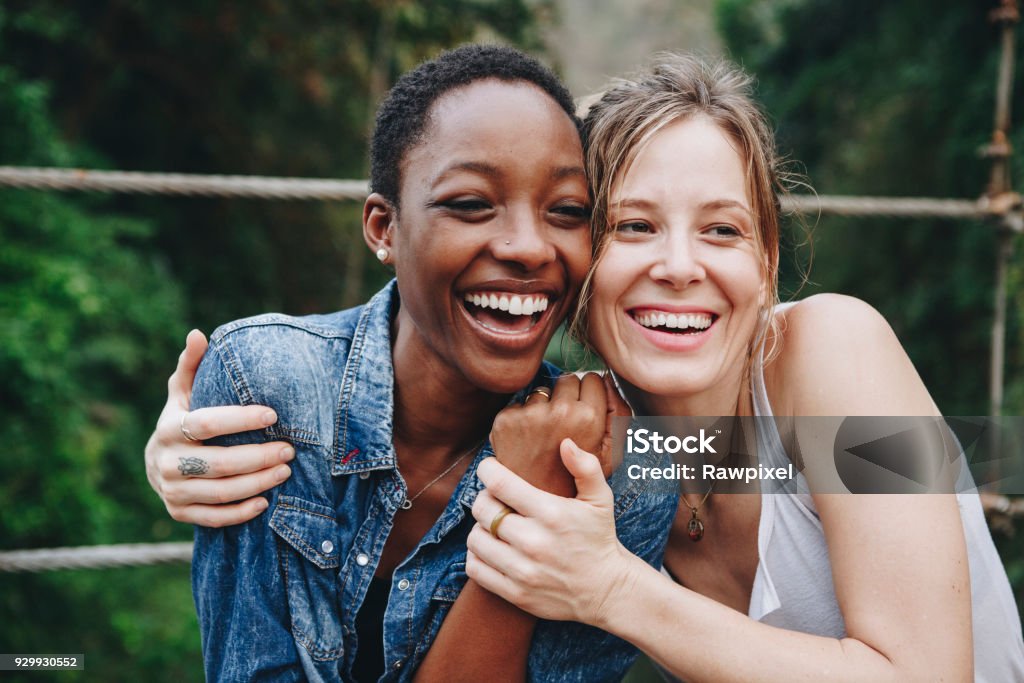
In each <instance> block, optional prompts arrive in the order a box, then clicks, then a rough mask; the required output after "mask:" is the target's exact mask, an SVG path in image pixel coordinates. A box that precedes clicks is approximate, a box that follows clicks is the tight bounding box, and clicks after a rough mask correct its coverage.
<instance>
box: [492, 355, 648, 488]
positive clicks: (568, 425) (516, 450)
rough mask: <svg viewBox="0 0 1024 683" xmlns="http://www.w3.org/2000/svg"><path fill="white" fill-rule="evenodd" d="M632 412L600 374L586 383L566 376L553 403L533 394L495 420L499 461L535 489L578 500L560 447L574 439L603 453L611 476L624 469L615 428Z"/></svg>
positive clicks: (604, 465) (494, 438)
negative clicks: (613, 445)
mask: <svg viewBox="0 0 1024 683" xmlns="http://www.w3.org/2000/svg"><path fill="white" fill-rule="evenodd" d="M629 414H630V413H629V407H628V406H627V405H626V404H625V403H624V402H623V401H622V399H621V398H619V395H618V393H617V392H616V391H615V390H614V387H611V388H610V384H606V383H605V382H602V379H601V376H600V375H598V374H596V373H587V374H586V375H584V376H583V379H582V380H581V379H580V378H579V377H577V376H576V375H563V376H562V377H560V378H559V379H558V381H557V382H556V383H555V388H554V392H553V393H552V395H551V397H550V398H548V397H545V396H544V395H543V394H542V393H532V394H530V395H529V396H528V397H527V399H526V401H525V403H524V404H523V405H513V406H509V407H507V408H505V409H504V410H502V411H501V412H500V413H498V415H497V417H496V418H495V419H494V425H493V427H492V428H491V445H492V446H493V447H494V453H495V455H496V456H497V458H498V461H499V462H501V463H502V464H503V465H505V466H506V467H508V468H509V469H511V470H512V471H513V472H515V473H516V474H518V475H519V476H521V477H522V478H523V479H525V480H526V481H527V482H529V483H530V484H532V485H534V486H536V487H537V488H540V489H543V490H545V491H547V492H549V493H554V494H557V495H560V496H572V495H574V494H575V485H574V482H573V479H572V476H571V475H570V474H569V472H567V471H566V469H565V468H564V467H563V466H562V463H561V461H560V459H559V458H558V455H557V454H558V445H559V443H560V442H561V440H562V439H564V438H570V439H573V440H574V441H575V442H576V443H578V444H580V445H581V447H582V448H584V449H586V450H590V451H593V452H595V453H599V454H600V456H601V463H602V468H603V469H604V472H605V476H610V475H611V473H612V471H614V469H615V467H616V466H617V465H618V462H617V461H616V458H614V457H613V455H612V449H611V424H612V418H613V417H615V416H616V415H629Z"/></svg>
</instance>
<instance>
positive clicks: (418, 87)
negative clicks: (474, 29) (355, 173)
mask: <svg viewBox="0 0 1024 683" xmlns="http://www.w3.org/2000/svg"><path fill="white" fill-rule="evenodd" d="M485 78H498V79H501V80H503V81H525V82H527V83H532V84H534V85H536V86H537V87H539V88H540V89H541V90H543V91H544V92H546V93H547V94H548V95H550V96H551V98H552V99H553V100H554V101H555V102H557V103H558V105H559V106H560V107H561V108H562V109H563V110H565V113H566V114H567V115H568V116H569V118H570V120H572V122H573V124H575V125H576V129H577V131H579V130H580V121H579V119H578V118H577V117H576V111H575V105H574V104H573V101H572V95H570V94H569V91H568V89H566V87H565V86H564V85H563V84H562V82H561V81H560V80H559V79H558V76H556V75H555V74H554V73H553V72H552V71H551V70H550V69H548V68H547V67H546V66H544V65H543V64H541V63H540V62H538V61H537V60H536V59H534V58H533V57H530V56H529V55H527V54H525V53H523V52H521V51H519V50H516V49H514V48H510V47H503V46H499V45H463V46H462V47H459V48H456V49H454V50H449V51H447V52H443V53H441V55H440V56H438V57H437V58H435V59H432V60H430V61H428V62H424V63H423V64H420V65H419V66H417V67H416V68H415V69H413V70H412V71H410V72H408V73H406V74H405V75H404V76H402V77H401V78H399V79H398V82H397V83H395V85H394V87H392V88H391V91H390V92H388V95H387V97H386V98H384V102H383V103H382V104H381V105H380V108H379V109H378V110H377V119H376V124H375V126H374V129H373V139H372V140H371V141H370V190H371V191H372V192H378V193H380V194H381V195H383V196H384V198H385V199H387V200H388V201H389V202H391V203H392V204H393V205H394V206H395V207H397V206H398V187H399V184H400V181H401V164H402V159H403V158H404V157H405V153H406V152H408V151H409V149H410V148H411V147H413V146H414V145H415V144H417V143H418V142H419V141H420V139H421V138H422V136H423V130H424V128H426V124H427V112H429V111H430V107H431V106H433V104H434V102H436V101H437V99H438V98H439V97H441V96H442V95H444V94H445V93H447V92H448V91H449V90H453V89H455V88H458V87H461V86H464V85H469V84H470V83H473V82H475V81H479V80H482V79H485Z"/></svg>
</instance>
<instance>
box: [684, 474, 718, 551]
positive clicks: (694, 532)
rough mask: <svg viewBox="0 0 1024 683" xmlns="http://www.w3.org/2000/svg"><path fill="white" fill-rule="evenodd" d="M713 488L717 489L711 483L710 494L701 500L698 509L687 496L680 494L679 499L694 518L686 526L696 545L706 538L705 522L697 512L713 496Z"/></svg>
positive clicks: (706, 494) (713, 483)
mask: <svg viewBox="0 0 1024 683" xmlns="http://www.w3.org/2000/svg"><path fill="white" fill-rule="evenodd" d="M713 488H715V482H714V481H712V482H711V486H709V487H708V492H707V493H705V494H704V497H703V498H701V499H700V502H699V503H697V505H696V507H694V506H693V505H690V501H688V500H686V496H684V495H683V494H681V493H680V494H679V497H680V498H681V499H682V501H683V505H685V506H686V507H688V508H690V514H691V515H692V516H691V517H690V521H689V523H688V524H687V525H686V533H687V535H688V536H689V537H690V540H691V541H693V542H694V543H696V542H697V541H699V540H700V539H702V538H704V522H703V521H702V520H701V518H700V517H698V516H697V511H698V510H700V506H701V505H703V504H704V502H705V501H706V500H707V499H708V496H710V495H711V489H713Z"/></svg>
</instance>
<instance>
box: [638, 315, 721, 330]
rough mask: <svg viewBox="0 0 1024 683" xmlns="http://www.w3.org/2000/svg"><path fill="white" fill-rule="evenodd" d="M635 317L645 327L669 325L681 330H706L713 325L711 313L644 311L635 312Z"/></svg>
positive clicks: (668, 326) (670, 327)
mask: <svg viewBox="0 0 1024 683" xmlns="http://www.w3.org/2000/svg"><path fill="white" fill-rule="evenodd" d="M634 319H635V320H636V321H637V322H638V323H640V324H641V325H643V326H644V327H667V328H669V329H679V330H685V329H693V330H706V329H707V328H709V327H711V314H710V313H690V314H686V313H679V314H676V313H661V312H644V313H637V314H635V315H634Z"/></svg>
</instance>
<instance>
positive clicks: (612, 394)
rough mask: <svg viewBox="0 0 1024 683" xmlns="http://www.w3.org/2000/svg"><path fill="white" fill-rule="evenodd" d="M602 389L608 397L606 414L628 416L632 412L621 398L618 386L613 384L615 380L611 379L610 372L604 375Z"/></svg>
mask: <svg viewBox="0 0 1024 683" xmlns="http://www.w3.org/2000/svg"><path fill="white" fill-rule="evenodd" d="M604 389H605V395H606V396H607V399H608V414H609V415H610V416H612V417H628V416H630V415H632V414H633V409H632V408H630V407H629V404H628V403H626V400H625V399H624V398H622V394H620V393H619V389H618V387H616V386H615V380H614V379H612V374H611V373H610V372H609V373H607V374H605V376H604Z"/></svg>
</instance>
